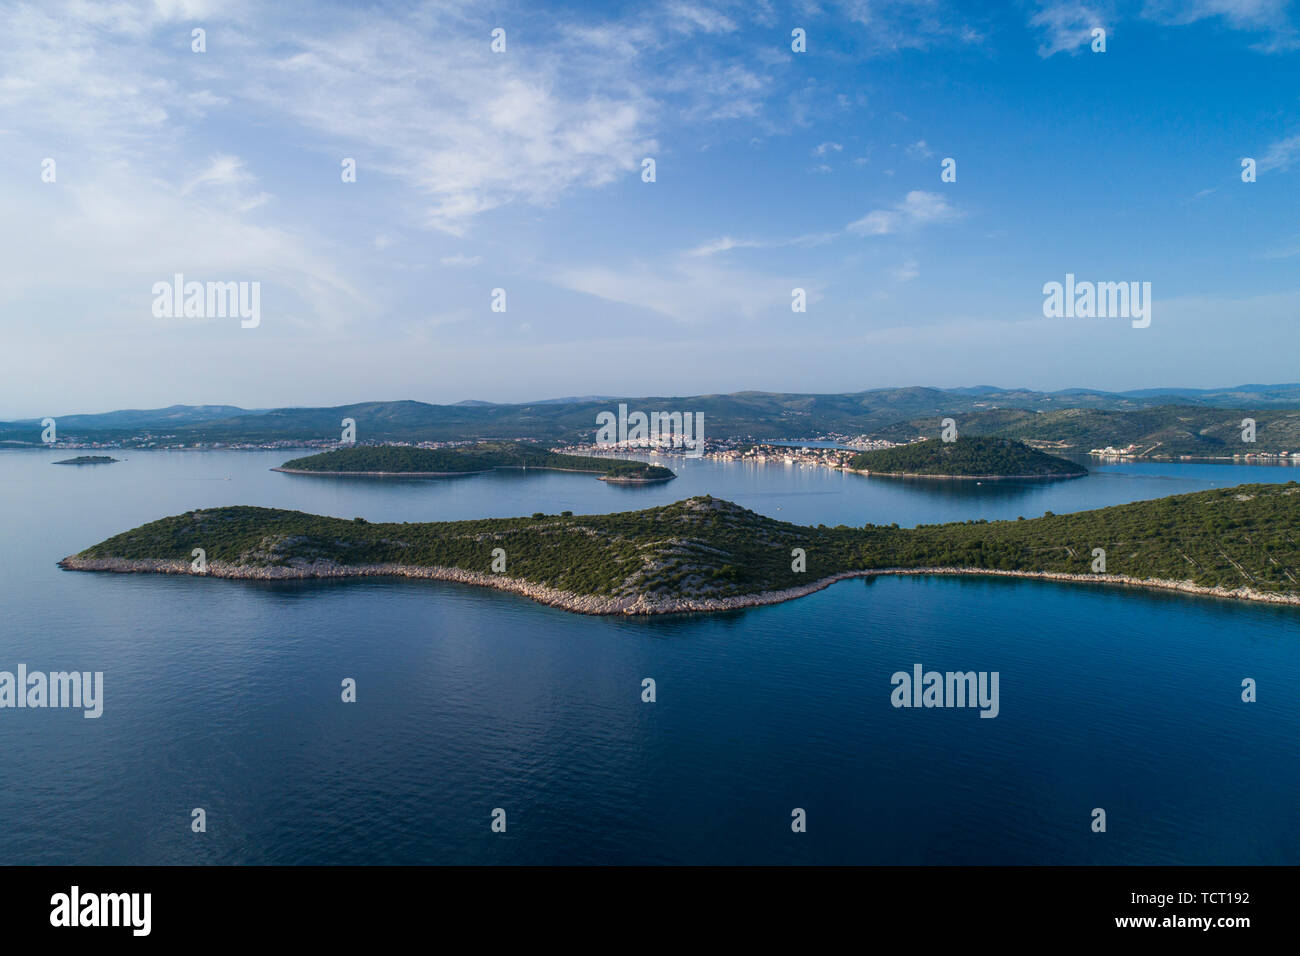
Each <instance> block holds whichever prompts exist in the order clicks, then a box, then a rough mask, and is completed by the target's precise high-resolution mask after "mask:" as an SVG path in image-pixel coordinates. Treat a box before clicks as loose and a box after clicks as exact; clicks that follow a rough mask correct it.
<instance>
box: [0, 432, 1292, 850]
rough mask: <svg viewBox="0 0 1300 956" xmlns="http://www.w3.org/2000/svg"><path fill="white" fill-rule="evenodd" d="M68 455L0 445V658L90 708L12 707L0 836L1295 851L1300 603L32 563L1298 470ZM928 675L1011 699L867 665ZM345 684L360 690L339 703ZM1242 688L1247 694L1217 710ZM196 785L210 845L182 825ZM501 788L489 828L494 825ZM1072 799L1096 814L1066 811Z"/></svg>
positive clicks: (1170, 486)
mask: <svg viewBox="0 0 1300 956" xmlns="http://www.w3.org/2000/svg"><path fill="white" fill-rule="evenodd" d="M69 454H71V453H68V452H62V453H49V452H44V451H31V452H14V451H5V452H0V502H2V508H3V512H2V515H3V528H4V531H3V537H2V538H0V540H2V541H3V549H2V550H0V609H2V611H0V614H2V617H0V670H10V671H12V670H15V669H16V667H17V665H18V664H19V663H25V664H26V665H28V667H29V668H30V669H32V670H46V671H49V670H65V669H76V670H92V671H93V670H102V671H103V672H104V675H105V676H104V682H105V703H104V714H103V716H102V717H101V718H100V719H98V720H86V719H84V718H83V717H82V716H81V714H80V712H79V711H60V710H11V709H4V710H0V862H4V863H56V864H113V863H660V862H688V863H788V862H796V863H804V862H807V863H812V862H821V863H1043V864H1056V863H1203V864H1233V863H1295V862H1297V860H1298V859H1300V825H1298V824H1297V822H1296V816H1295V808H1296V806H1297V805H1300V760H1297V757H1298V756H1300V754H1298V750H1300V747H1298V746H1297V740H1300V692H1298V691H1300V641H1298V639H1297V638H1298V635H1300V626H1298V625H1300V610H1296V609H1289V608H1273V607H1264V606H1252V605H1246V604H1237V603H1231V602H1224V601H1216V600H1208V599H1198V598H1192V597H1184V596H1175V595H1164V594H1158V593H1146V592H1138V591H1131V590H1119V589H1107V588H1105V587H1104V586H1100V585H1097V586H1078V585H1065V584H1051V583H1042V582H1032V581H1005V580H991V579H939V578H897V579H896V578H882V579H878V580H875V581H874V582H871V583H864V582H863V581H847V582H843V583H841V584H838V585H835V586H833V587H831V588H828V589H826V590H824V591H821V592H819V593H817V594H814V595H812V596H810V597H806V598H803V599H801V600H798V601H793V602H789V603H786V604H782V605H777V606H772V607H766V608H758V609H752V610H748V611H742V612H735V613H730V614H725V615H712V616H682V617H672V618H656V619H648V620H644V619H606V618H590V617H582V616H578V615H572V614H568V613H566V612H563V611H557V610H552V609H549V608H545V607H541V606H538V605H535V604H532V603H530V602H529V601H527V600H525V599H523V598H520V597H517V596H514V595H508V594H502V593H498V592H493V591H485V590H478V589H473V588H468V587H464V586H457V585H450V584H443V583H435V582H418V581H380V580H367V581H347V582H342V583H324V582H306V583H303V582H297V583H287V584H276V585H269V584H255V583H250V582H235V581H219V580H208V579H196V578H171V577H149V576H136V575H92V574H78V573H70V572H63V571H60V570H59V569H58V568H56V567H55V564H54V562H55V561H56V560H57V559H59V558H61V557H63V556H64V555H66V554H69V553H72V552H74V551H77V550H80V549H81V548H83V547H86V546H87V545H89V544H92V543H94V542H97V541H99V540H101V539H103V538H105V537H107V536H109V535H111V534H114V533H116V532H118V531H122V530H125V529H127V528H130V527H133V526H135V525H137V524H140V523H142V522H144V521H148V520H151V519H153V518H157V517H160V516H162V515H165V514H175V513H178V512H181V511H185V510H188V509H191V508H195V507H207V506H215V505H222V504H236V503H240V504H258V505H267V506H276V507H294V508H300V509H302V510H305V511H313V512H320V513H327V514H334V515H340V516H344V517H353V516H356V515H361V516H364V517H367V518H369V519H371V520H431V519H440V518H461V517H476V516H483V515H513V514H530V513H532V512H534V511H546V512H557V511H560V510H563V509H571V510H574V511H577V512H580V513H581V512H595V511H614V510H624V509H628V508H640V507H646V506H649V505H652V504H659V503H663V502H667V501H672V500H677V499H679V498H683V497H686V496H688V495H690V494H697V493H704V492H708V493H712V494H714V495H717V496H720V497H725V498H730V499H732V500H734V501H737V502H739V503H740V504H743V505H745V506H746V507H750V508H753V509H755V510H758V511H762V512H764V513H766V514H770V515H773V516H774V517H778V518H782V519H786V520H791V521H797V522H804V523H817V522H822V523H826V524H838V523H846V524H861V523H863V522H866V521H872V522H892V521H897V522H898V523H899V524H903V525H909V524H916V523H923V522H924V523H929V522H935V521H944V520H956V519H965V518H982V517H983V518H999V517H1011V518H1014V517H1016V516H1017V515H1021V514H1023V515H1025V516H1026V517H1031V516H1035V515H1038V514H1041V513H1042V512H1043V511H1044V510H1048V509H1050V510H1053V511H1056V512H1058V513H1064V512H1068V511H1075V510H1082V509H1085V508H1092V507H1098V506H1102V505H1108V504H1116V503H1119V502H1123V501H1130V500H1137V499H1142V498H1152V497H1158V496H1163V495H1169V494H1180V493H1184V492H1188V491H1196V490H1200V489H1202V488H1208V487H1212V486H1218V487H1223V486H1226V485H1231V484H1239V483H1242V482H1248V481H1286V480H1290V479H1291V478H1292V477H1295V476H1297V475H1300V472H1297V471H1295V470H1293V469H1290V468H1280V467H1237V466H1222V465H1181V464H1180V465H1117V466H1110V467H1105V468H1098V469H1097V470H1096V471H1095V472H1094V473H1093V474H1092V475H1090V476H1089V477H1087V478H1084V479H1079V480H1077V481H1068V482H1062V483H1056V484H1051V485H1041V484H1026V485H1018V486H1017V485H990V484H985V485H983V486H971V485H967V484H961V485H957V484H952V483H946V484H945V483H938V484H919V483H915V482H899V481H889V480H886V479H876V480H872V479H865V478H861V477H860V476H843V475H838V474H834V473H830V472H826V471H818V470H815V469H804V468H798V467H787V466H781V465H768V466H742V465H722V464H716V463H709V462H700V461H696V462H687V463H686V464H684V465H680V464H678V463H676V462H670V464H672V465H673V467H675V468H677V469H678V470H679V472H680V473H681V477H680V478H678V479H677V480H676V481H674V482H671V483H670V484H668V485H665V486H654V487H648V488H640V489H629V488H620V487H616V486H609V485H607V484H605V483H602V482H598V481H595V480H594V479H591V478H589V477H587V476H583V475H572V474H558V473H541V474H527V475H524V474H520V473H506V474H501V475H491V476H481V477H474V478H465V479H456V480H450V481H440V482H429V481H424V482H420V481H397V482H367V481H356V480H351V481H349V480H339V479H316V478H308V477H297V476H287V475H279V474H275V473H272V472H270V471H268V469H269V468H270V467H271V466H272V465H275V464H279V462H280V461H282V460H284V459H285V458H288V457H293V453H261V452H152V453H142V452H123V453H117V454H118V456H119V457H121V455H125V456H126V457H127V459H128V460H127V461H124V462H122V463H120V464H116V465H111V466H106V467H85V468H70V467H53V466H52V465H51V464H50V462H51V461H53V460H55V459H56V458H59V457H68V456H69ZM916 663H920V664H922V665H923V666H924V667H925V668H926V669H927V670H929V669H935V670H940V671H946V670H976V671H997V672H999V674H1000V714H999V715H998V717H997V718H995V719H991V720H990V719H980V718H979V717H978V712H977V711H976V710H973V709H895V708H894V707H892V706H891V705H890V691H891V690H892V687H891V684H890V676H891V674H893V673H894V672H895V671H899V670H905V671H910V670H911V668H912V665H913V664H916ZM346 677H351V678H355V680H356V681H357V685H358V702H357V703H356V704H343V703H342V702H341V701H340V699H339V694H340V681H341V680H342V679H343V678H346ZM644 677H652V678H654V679H655V681H656V682H657V690H658V700H657V702H656V703H654V704H646V703H642V702H641V697H640V692H641V680H642V678H644ZM1246 677H1251V678H1254V679H1255V680H1256V681H1257V682H1258V687H1259V691H1258V694H1259V700H1258V702H1256V703H1252V704H1247V703H1243V702H1242V701H1241V697H1240V694H1241V681H1242V679H1243V678H1246ZM195 807H202V808H204V809H205V810H206V811H207V819H208V832H207V833H204V834H195V833H192V832H191V830H190V811H191V810H192V809H193V808H195ZM496 807H501V808H504V809H505V810H506V814H507V831H506V833H504V834H494V833H492V832H491V830H490V814H491V812H492V810H493V808H496ZM796 807H799V808H803V809H805V810H806V811H807V819H808V830H807V832H806V833H803V834H795V833H792V832H791V829H790V819H791V816H790V814H791V810H792V809H793V808H796ZM1095 807H1101V808H1104V809H1105V810H1106V812H1107V815H1108V828H1107V832H1106V833H1104V834H1095V833H1092V832H1091V830H1090V827H1089V824H1090V821H1091V811H1092V810H1093V808H1095Z"/></svg>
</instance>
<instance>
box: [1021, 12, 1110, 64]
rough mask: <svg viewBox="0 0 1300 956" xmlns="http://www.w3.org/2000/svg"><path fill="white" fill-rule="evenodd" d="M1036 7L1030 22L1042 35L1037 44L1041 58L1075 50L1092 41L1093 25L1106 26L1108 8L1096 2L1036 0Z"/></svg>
mask: <svg viewBox="0 0 1300 956" xmlns="http://www.w3.org/2000/svg"><path fill="white" fill-rule="evenodd" d="M1039 7H1040V9H1039V11H1038V12H1037V13H1035V14H1034V15H1033V16H1032V17H1030V18H1029V24H1030V26H1033V27H1037V28H1038V29H1039V30H1040V31H1042V32H1043V33H1044V34H1045V36H1044V39H1043V42H1042V43H1040V44H1039V47H1038V55H1039V56H1041V57H1044V58H1046V57H1049V56H1055V55H1056V54H1057V53H1062V52H1069V53H1077V52H1079V50H1080V49H1082V48H1083V47H1086V46H1088V45H1089V44H1091V43H1092V31H1093V29H1094V28H1096V27H1102V28H1103V29H1105V28H1107V27H1108V22H1107V21H1108V20H1109V16H1108V12H1109V11H1108V10H1106V9H1103V8H1101V7H1099V6H1097V5H1095V4H1086V3H1080V2H1078V0H1039Z"/></svg>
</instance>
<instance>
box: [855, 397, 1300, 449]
mask: <svg viewBox="0 0 1300 956" xmlns="http://www.w3.org/2000/svg"><path fill="white" fill-rule="evenodd" d="M956 417H957V425H958V428H959V430H960V432H961V434H962V436H963V437H965V436H975V435H989V436H993V435H996V436H999V437H1002V438H1015V439H1017V440H1019V441H1023V442H1028V443H1031V444H1043V445H1046V446H1054V447H1056V448H1058V449H1060V450H1062V451H1065V450H1069V451H1073V452H1083V453H1087V452H1089V451H1091V450H1092V449H1094V448H1105V447H1106V446H1108V445H1109V446H1112V447H1115V448H1124V447H1127V446H1129V445H1136V446H1137V448H1136V453H1137V454H1139V455H1140V456H1141V457H1144V458H1156V459H1159V458H1178V457H1180V456H1184V455H1186V456H1189V457H1193V458H1232V457H1233V456H1234V455H1248V454H1256V455H1258V454H1265V453H1267V454H1271V455H1276V454H1279V453H1280V452H1284V451H1288V452H1294V451H1300V411H1295V410H1288V409H1276V408H1255V409H1251V408H1239V409H1223V408H1202V407H1197V406H1192V405H1161V406H1157V407H1154V408H1137V409H1126V410H1111V409H1099V408H1061V409H1053V410H1050V411H1041V412H1035V411H1027V410H1025V409H1016V408H999V409H994V410H989V411H979V412H975V413H973V414H967V415H957V416H956ZM1246 418H1250V419H1253V420H1254V421H1255V423H1256V434H1255V441H1254V442H1245V441H1242V424H1241V423H1242V420H1243V419H1246ZM939 422H940V419H939V418H938V417H931V418H923V419H912V420H909V421H905V422H897V423H895V424H893V425H890V426H888V427H887V428H884V429H881V430H880V431H879V432H878V433H877V434H876V436H875V437H877V438H884V439H887V440H890V441H908V440H910V439H912V438H915V437H916V436H917V435H924V436H926V437H931V436H937V435H938V434H939V430H940V425H939Z"/></svg>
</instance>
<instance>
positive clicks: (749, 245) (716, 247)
mask: <svg viewBox="0 0 1300 956" xmlns="http://www.w3.org/2000/svg"><path fill="white" fill-rule="evenodd" d="M761 245H762V243H760V242H758V241H757V240H754V239H733V238H731V236H723V237H722V238H721V239H711V240H710V241H708V242H705V243H702V244H701V245H698V246H696V247H695V248H694V249H692V250H690V251H689V252H688V253H687V255H690V256H712V255H717V254H718V253H719V252H728V251H730V250H732V249H757V248H758V247H759V246H761Z"/></svg>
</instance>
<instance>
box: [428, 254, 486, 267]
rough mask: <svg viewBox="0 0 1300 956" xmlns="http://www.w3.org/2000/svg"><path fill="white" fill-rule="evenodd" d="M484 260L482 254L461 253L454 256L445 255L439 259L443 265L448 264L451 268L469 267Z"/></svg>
mask: <svg viewBox="0 0 1300 956" xmlns="http://www.w3.org/2000/svg"><path fill="white" fill-rule="evenodd" d="M482 261H483V257H482V256H465V255H460V254H457V255H454V256H443V257H442V258H441V259H439V260H438V262H439V263H440V264H441V265H443V266H446V267H447V268H449V269H469V268H471V267H472V266H476V265H478V264H479V263H480V262H482Z"/></svg>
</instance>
